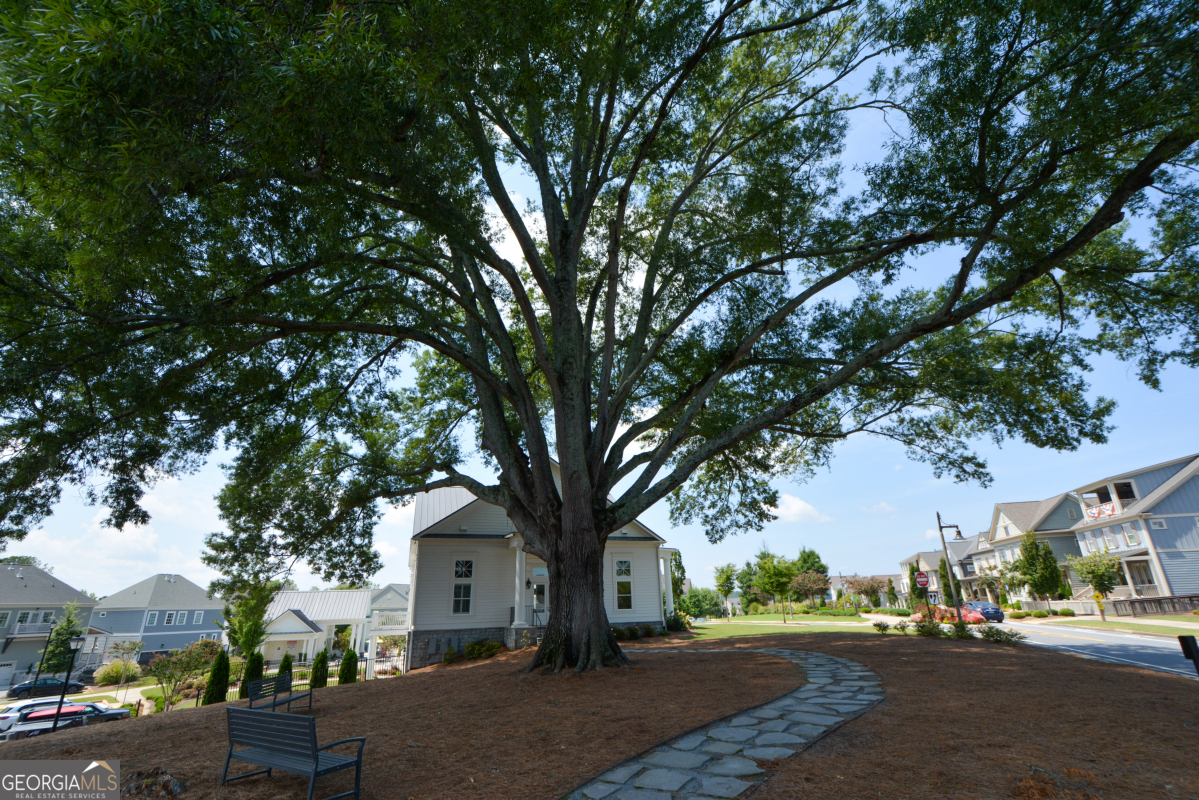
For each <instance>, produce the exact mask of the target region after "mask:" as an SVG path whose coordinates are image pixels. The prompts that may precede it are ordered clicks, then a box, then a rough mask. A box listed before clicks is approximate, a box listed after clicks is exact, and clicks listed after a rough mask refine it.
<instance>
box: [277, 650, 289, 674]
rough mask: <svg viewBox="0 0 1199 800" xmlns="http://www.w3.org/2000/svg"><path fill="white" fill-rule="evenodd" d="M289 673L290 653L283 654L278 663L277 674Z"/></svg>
mask: <svg viewBox="0 0 1199 800" xmlns="http://www.w3.org/2000/svg"><path fill="white" fill-rule="evenodd" d="M285 672H291V653H284V654H283V660H282V661H280V662H279V674H280V675H282V674H283V673H285Z"/></svg>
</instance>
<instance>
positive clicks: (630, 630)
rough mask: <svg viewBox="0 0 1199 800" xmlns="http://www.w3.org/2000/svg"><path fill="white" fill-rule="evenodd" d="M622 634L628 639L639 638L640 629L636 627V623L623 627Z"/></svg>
mask: <svg viewBox="0 0 1199 800" xmlns="http://www.w3.org/2000/svg"><path fill="white" fill-rule="evenodd" d="M624 635H625V636H627V637H629V638H630V639H640V638H641V629H640V628H638V627H637V626H636V625H630V626H629V627H627V628H625V629H624Z"/></svg>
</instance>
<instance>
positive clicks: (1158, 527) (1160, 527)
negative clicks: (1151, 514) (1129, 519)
mask: <svg viewBox="0 0 1199 800" xmlns="http://www.w3.org/2000/svg"><path fill="white" fill-rule="evenodd" d="M1149 527H1150V528H1153V530H1155V531H1164V530H1165V529H1166V521H1165V520H1164V519H1151V520H1149Z"/></svg>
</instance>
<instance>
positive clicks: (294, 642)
mask: <svg viewBox="0 0 1199 800" xmlns="http://www.w3.org/2000/svg"><path fill="white" fill-rule="evenodd" d="M373 593H374V590H371V589H325V590H314V591H309V592H299V591H287V590H285V591H281V592H277V593H276V594H275V596H274V597H273V598H272V599H271V604H270V605H269V606H267V610H266V619H267V638H266V641H264V642H263V643H262V647H261V648H260V650H261V652H262V654H263V657H264V658H265V659H266V660H267V661H279V660H280V659H282V658H283V656H284V654H285V653H290V654H291V657H292V660H293V661H294V660H296V659H299V660H302V661H307V660H310V659H311V658H313V657H314V656H315V655H316V654H317V653H319V652H320V651H321V650H323V649H325V648H328V649H329V650H330V652H332V651H333V649H334V647H333V645H334V641H335V639H336V636H337V630H338V628H341V627H343V626H344V628H345V629H346V630H348V631H349V635H350V649H351V650H353V651H354V652H355V653H359V654H363V653H371V654H372V655H373V653H374V650H373V649H371V647H370V644H369V643H368V642H369V639H370V616H371V595H372V594H373Z"/></svg>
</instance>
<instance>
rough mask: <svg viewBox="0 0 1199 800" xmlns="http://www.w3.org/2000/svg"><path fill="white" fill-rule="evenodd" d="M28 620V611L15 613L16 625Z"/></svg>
mask: <svg viewBox="0 0 1199 800" xmlns="http://www.w3.org/2000/svg"><path fill="white" fill-rule="evenodd" d="M28 621H29V612H28V611H22V612H21V613H20V614H17V624H18V625H24V624H25V623H26V622H28Z"/></svg>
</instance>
